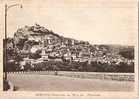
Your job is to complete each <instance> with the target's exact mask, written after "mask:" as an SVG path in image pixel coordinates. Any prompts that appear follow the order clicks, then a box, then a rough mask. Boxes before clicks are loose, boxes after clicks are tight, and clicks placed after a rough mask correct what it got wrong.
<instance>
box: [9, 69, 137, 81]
mask: <svg viewBox="0 0 139 99" xmlns="http://www.w3.org/2000/svg"><path fill="white" fill-rule="evenodd" d="M8 73H12V74H14V73H16V74H18V73H19V74H22V73H24V74H36V75H37V74H39V75H55V72H54V71H28V72H21V71H20V72H8ZM57 76H66V77H75V78H82V79H101V80H117V81H134V80H135V73H106V72H73V71H57Z"/></svg>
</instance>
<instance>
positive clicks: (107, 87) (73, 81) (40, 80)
mask: <svg viewBox="0 0 139 99" xmlns="http://www.w3.org/2000/svg"><path fill="white" fill-rule="evenodd" d="M8 80H9V81H10V82H11V83H13V85H15V86H16V89H17V91H133V89H134V82H128V81H112V80H99V79H82V78H72V77H64V76H55V75H39V74H37V75H36V74H13V73H12V74H8Z"/></svg>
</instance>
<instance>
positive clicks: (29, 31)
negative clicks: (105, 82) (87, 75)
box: [6, 24, 134, 72]
mask: <svg viewBox="0 0 139 99" xmlns="http://www.w3.org/2000/svg"><path fill="white" fill-rule="evenodd" d="M6 66H7V68H8V71H18V70H21V69H25V70H55V69H56V70H66V71H95V72H134V47H133V46H121V45H96V44H95V45H92V44H90V43H89V42H87V41H80V40H75V39H72V38H67V37H63V36H61V35H58V34H57V33H54V32H53V31H52V30H48V29H47V28H45V27H43V26H40V25H38V24H35V25H34V26H25V27H23V28H19V29H18V30H17V31H16V32H15V33H14V37H13V38H8V39H7V65H6Z"/></svg>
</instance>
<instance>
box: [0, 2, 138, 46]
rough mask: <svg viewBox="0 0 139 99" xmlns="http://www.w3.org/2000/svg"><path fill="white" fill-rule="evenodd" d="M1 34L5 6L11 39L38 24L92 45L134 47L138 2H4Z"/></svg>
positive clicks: (0, 9) (2, 25) (0, 27)
mask: <svg viewBox="0 0 139 99" xmlns="http://www.w3.org/2000/svg"><path fill="white" fill-rule="evenodd" d="M0 1H1V2H2V3H1V4H0V12H1V13H0V31H1V33H3V34H4V4H5V3H7V4H8V5H12V4H15V3H21V4H22V5H23V8H22V9H20V8H19V7H13V8H10V9H9V10H8V23H7V24H8V25H7V26H8V37H12V36H13V34H14V32H16V30H17V29H18V28H21V27H24V26H25V25H34V24H35V23H37V24H40V25H41V26H44V27H46V28H47V29H49V30H52V31H54V32H55V33H58V34H59V35H62V36H65V37H70V38H74V39H77V40H84V41H89V42H90V43H92V44H122V45H134V44H135V43H136V36H137V28H138V27H137V3H136V2H135V1H134V0H7V1H6V0H0Z"/></svg>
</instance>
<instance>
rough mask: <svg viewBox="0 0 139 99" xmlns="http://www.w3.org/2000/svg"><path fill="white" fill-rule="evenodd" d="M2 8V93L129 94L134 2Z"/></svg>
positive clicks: (27, 4) (46, 1)
mask: <svg viewBox="0 0 139 99" xmlns="http://www.w3.org/2000/svg"><path fill="white" fill-rule="evenodd" d="M54 2H55V3H54ZM52 4H53V6H52ZM3 9H4V11H3V12H4V18H3V19H4V26H3V27H4V30H3V31H4V38H3V39H2V40H3V58H2V59H3V91H4V92H9V91H12V92H20V91H27V92H29V91H30V92H36V91H39V92H50V91H58V92H64V91H73V92H74V91H75V92H76V91H83V92H93V91H100V92H134V91H135V89H136V88H135V84H136V73H137V69H136V68H137V67H136V64H137V63H136V62H137V61H136V59H137V58H136V54H135V53H136V50H137V49H136V48H137V46H136V41H137V39H136V28H135V27H136V17H135V15H136V14H135V12H136V11H134V10H135V2H132V1H130V0H129V1H124V0H123V1H122V0H121V1H120V0H118V1H112V2H110V1H108V0H106V1H101V2H97V1H91V0H90V1H85V0H81V1H79V0H75V1H73V0H71V1H69V0H67V1H64V0H60V2H57V1H55V0H54V1H50V0H41V1H35V0H30V1H24V0H23V1H20V2H16V3H10V2H4V3H3ZM17 9H18V10H17ZM12 10H13V11H12ZM16 12H17V13H16ZM121 12H124V13H121ZM10 14H11V15H10ZM13 20H14V21H13Z"/></svg>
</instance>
